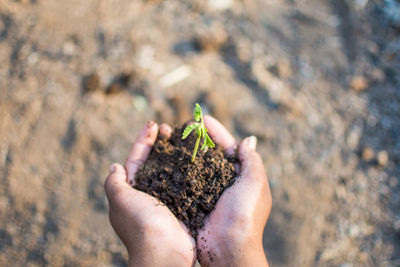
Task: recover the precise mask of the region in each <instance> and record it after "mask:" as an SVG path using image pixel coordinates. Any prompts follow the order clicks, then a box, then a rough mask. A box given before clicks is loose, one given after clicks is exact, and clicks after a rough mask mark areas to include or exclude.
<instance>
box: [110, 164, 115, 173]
mask: <svg viewBox="0 0 400 267" xmlns="http://www.w3.org/2000/svg"><path fill="white" fill-rule="evenodd" d="M110 172H115V163H113V164H111V166H110Z"/></svg>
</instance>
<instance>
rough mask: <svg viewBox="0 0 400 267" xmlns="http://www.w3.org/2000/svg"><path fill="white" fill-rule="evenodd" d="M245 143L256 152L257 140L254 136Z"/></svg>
mask: <svg viewBox="0 0 400 267" xmlns="http://www.w3.org/2000/svg"><path fill="white" fill-rule="evenodd" d="M245 141H246V145H247V147H249V148H251V149H253V150H256V147H257V138H256V137H255V136H254V135H252V136H249V137H247V138H246V140H245Z"/></svg>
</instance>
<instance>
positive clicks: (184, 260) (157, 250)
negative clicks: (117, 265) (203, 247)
mask: <svg viewBox="0 0 400 267" xmlns="http://www.w3.org/2000/svg"><path fill="white" fill-rule="evenodd" d="M128 257H129V259H128V267H137V266H140V267H142V266H143V267H147V266H149V267H157V266H171V267H172V266H174V267H175V266H177V267H181V266H182V267H188V266H193V265H194V261H193V258H191V259H189V258H188V257H186V256H185V255H184V254H182V253H180V252H179V251H175V250H172V251H171V250H170V248H169V247H168V248H165V247H160V245H159V244H158V246H141V248H137V249H135V250H128Z"/></svg>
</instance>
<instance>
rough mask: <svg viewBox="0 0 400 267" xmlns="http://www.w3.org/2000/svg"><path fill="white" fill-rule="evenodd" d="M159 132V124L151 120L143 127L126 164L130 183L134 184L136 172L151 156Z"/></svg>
mask: <svg viewBox="0 0 400 267" xmlns="http://www.w3.org/2000/svg"><path fill="white" fill-rule="evenodd" d="M157 132H158V126H157V124H156V123H155V122H153V121H150V122H148V123H147V124H146V126H145V127H144V128H143V129H142V131H141V132H140V134H139V136H138V137H137V139H136V141H135V143H134V144H133V146H132V150H131V153H130V155H129V157H128V159H127V161H126V164H125V167H126V170H127V172H128V183H129V184H130V185H134V181H135V174H136V172H137V171H138V169H139V167H140V166H141V165H142V164H143V163H144V162H145V161H146V160H147V158H148V157H149V154H150V151H151V148H152V146H153V145H154V142H155V141H156V138H157Z"/></svg>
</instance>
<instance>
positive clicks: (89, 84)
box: [83, 72, 100, 93]
mask: <svg viewBox="0 0 400 267" xmlns="http://www.w3.org/2000/svg"><path fill="white" fill-rule="evenodd" d="M83 87H84V89H85V93H88V92H93V91H96V90H99V89H100V77H99V75H98V74H97V73H96V72H94V73H92V74H89V75H87V76H85V77H84V78H83Z"/></svg>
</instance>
